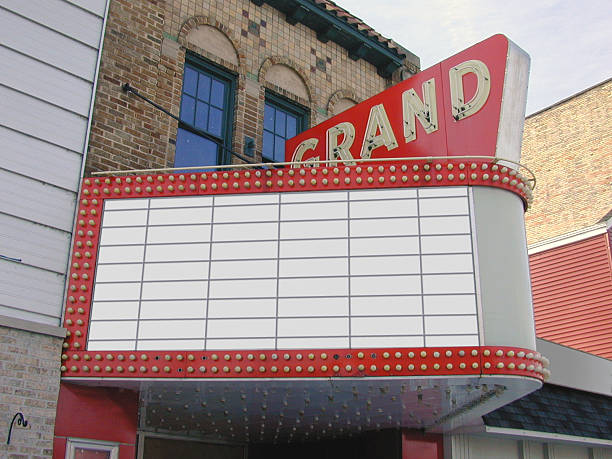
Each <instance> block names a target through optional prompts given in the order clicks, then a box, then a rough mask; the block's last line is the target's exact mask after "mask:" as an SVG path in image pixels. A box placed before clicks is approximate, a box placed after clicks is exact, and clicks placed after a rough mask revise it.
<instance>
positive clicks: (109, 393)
mask: <svg viewBox="0 0 612 459" xmlns="http://www.w3.org/2000/svg"><path fill="white" fill-rule="evenodd" d="M57 406H58V409H57V417H56V419H55V438H54V440H53V458H54V459H64V457H65V454H66V439H67V438H68V437H76V438H83V439H92V440H104V441H112V442H117V443H120V445H119V459H134V458H135V457H136V430H137V427H138V393H137V392H134V391H130V390H124V389H117V388H109V387H90V386H79V385H76V384H68V383H64V382H62V383H61V385H60V393H59V400H58V403H57Z"/></svg>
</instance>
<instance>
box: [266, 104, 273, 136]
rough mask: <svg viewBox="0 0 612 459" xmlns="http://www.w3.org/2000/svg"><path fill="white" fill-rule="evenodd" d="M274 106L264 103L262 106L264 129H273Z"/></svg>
mask: <svg viewBox="0 0 612 459" xmlns="http://www.w3.org/2000/svg"><path fill="white" fill-rule="evenodd" d="M274 111H275V110H274V107H272V106H271V105H268V104H266V105H265V108H264V129H267V130H268V131H274Z"/></svg>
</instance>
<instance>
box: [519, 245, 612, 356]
mask: <svg viewBox="0 0 612 459" xmlns="http://www.w3.org/2000/svg"><path fill="white" fill-rule="evenodd" d="M609 237H610V235H609V234H608V233H603V234H600V235H597V236H594V237H591V238H588V239H584V240H582V241H578V242H574V243H571V244H567V245H563V246H560V247H555V248H553V249H550V250H545V251H543V252H539V253H535V254H533V255H531V256H530V257H529V265H530V269H531V287H532V292H533V307H534V315H535V325H536V335H537V336H538V337H539V338H543V339H546V340H549V341H553V342H555V343H559V344H563V345H565V346H569V347H573V348H574V349H579V350H581V351H585V352H590V353H591V354H595V355H599V356H601V357H605V358H607V359H611V358H612V257H611V256H610V240H609Z"/></svg>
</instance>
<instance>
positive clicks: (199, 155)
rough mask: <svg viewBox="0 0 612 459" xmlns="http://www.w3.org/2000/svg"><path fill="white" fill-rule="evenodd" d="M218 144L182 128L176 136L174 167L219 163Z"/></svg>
mask: <svg viewBox="0 0 612 459" xmlns="http://www.w3.org/2000/svg"><path fill="white" fill-rule="evenodd" d="M217 149H218V147H217V144H215V143H214V142H212V141H210V140H208V139H205V138H203V137H200V136H199V135H197V134H194V133H192V132H189V131H186V130H185V129H180V128H179V130H178V132H177V136H176V156H175V157H174V167H191V166H211V165H214V164H217Z"/></svg>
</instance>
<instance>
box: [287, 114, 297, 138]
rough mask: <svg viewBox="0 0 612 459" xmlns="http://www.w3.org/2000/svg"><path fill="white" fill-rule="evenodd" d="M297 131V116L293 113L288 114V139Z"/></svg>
mask: <svg viewBox="0 0 612 459" xmlns="http://www.w3.org/2000/svg"><path fill="white" fill-rule="evenodd" d="M296 133H297V118H296V117H295V116H293V115H289V114H287V135H286V136H285V138H286V139H290V138H291V137H294V136H295V134H296Z"/></svg>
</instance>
